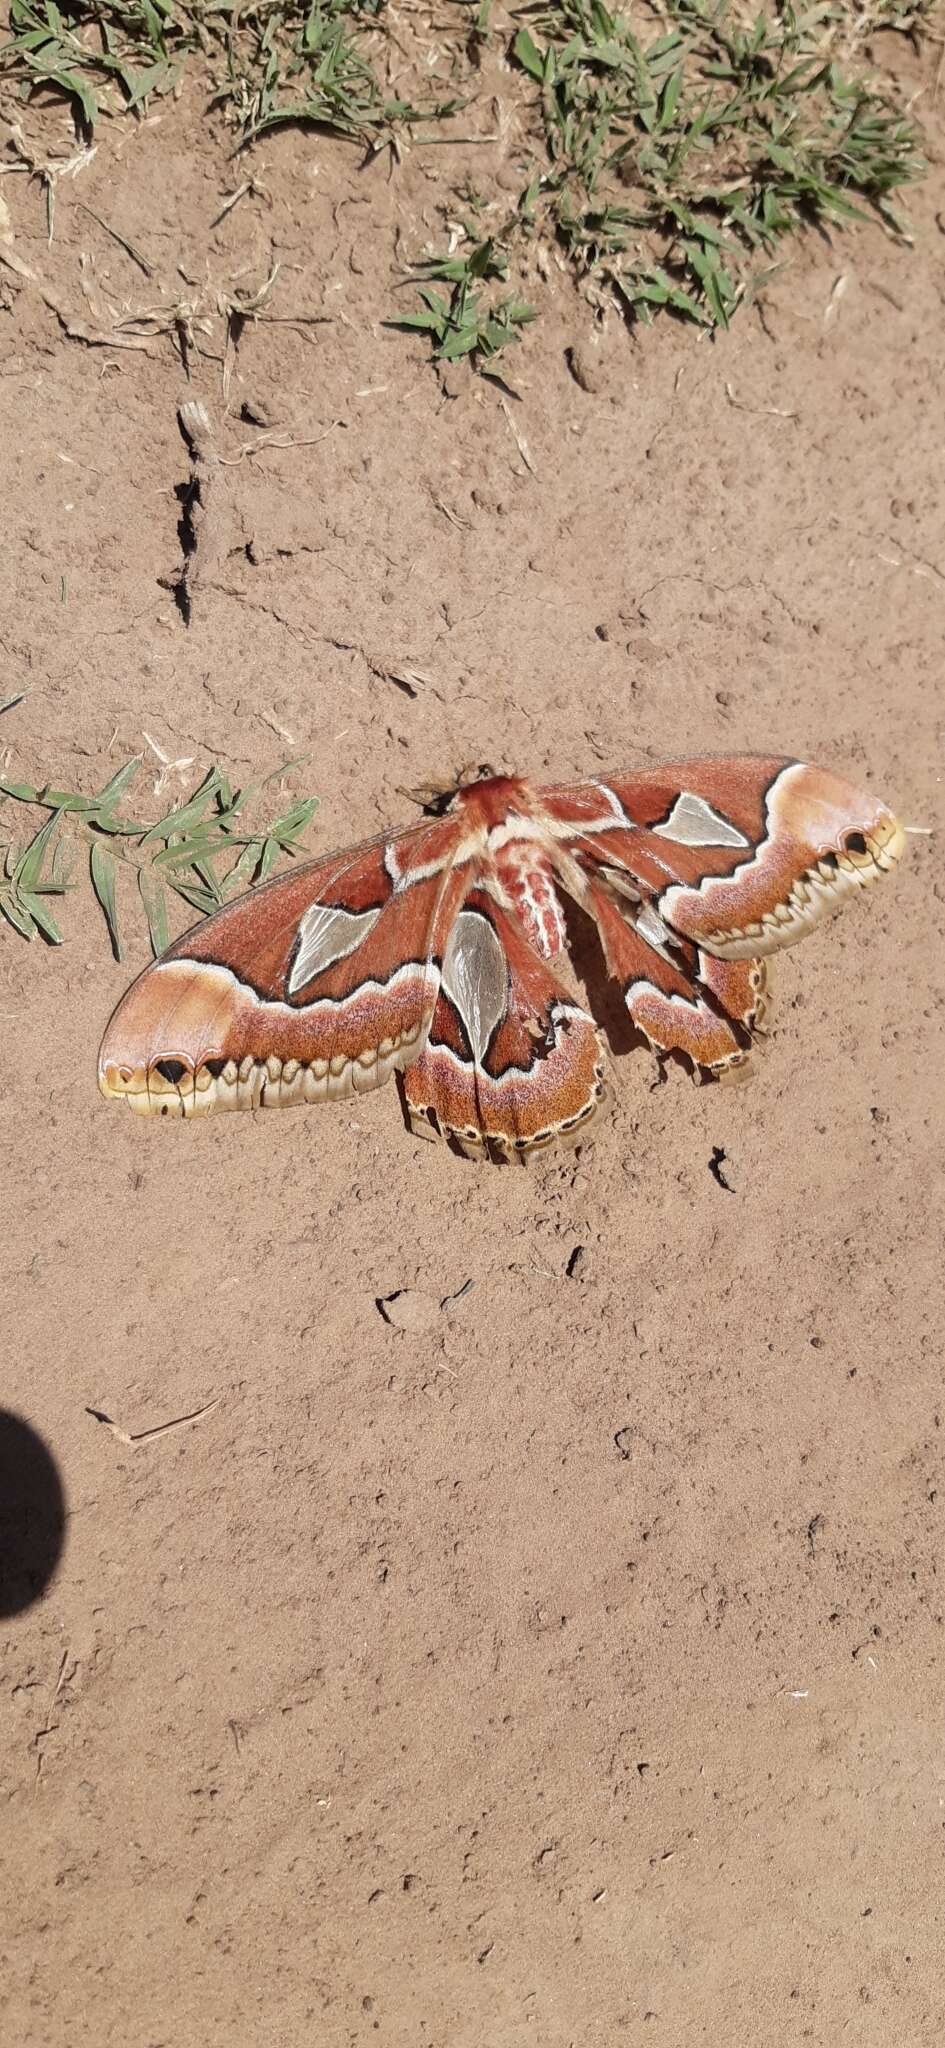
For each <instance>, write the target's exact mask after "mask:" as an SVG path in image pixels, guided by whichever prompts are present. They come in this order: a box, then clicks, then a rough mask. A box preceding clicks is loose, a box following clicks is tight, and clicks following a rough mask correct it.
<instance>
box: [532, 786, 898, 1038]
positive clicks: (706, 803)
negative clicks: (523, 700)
mask: <svg viewBox="0 0 945 2048" xmlns="http://www.w3.org/2000/svg"><path fill="white" fill-rule="evenodd" d="M540 801H541V803H542V805H543V807H544V809H545V810H546V812H547V814H548V815H549V816H550V818H551V820H552V821H553V829H554V831H555V833H556V836H558V838H559V843H561V844H562V845H563V846H564V848H565V849H566V850H567V852H568V853H570V854H571V855H573V857H574V858H575V859H576V861H577V863H578V865H579V867H580V869H581V870H582V872H583V875H584V877H585V878H586V887H587V892H588V900H587V907H588V908H589V909H590V910H591V912H592V914H593V916H594V917H595V918H596V921H597V924H598V928H599V930H600V933H601V938H602V942H603V945H604V950H605V954H606V957H607V961H608V965H609V968H610V971H611V973H612V974H614V975H615V976H616V978H617V979H618V980H619V981H620V983H621V985H622V986H623V989H624V994H625V998H626V1002H627V1006H628V1008H629V1010H630V1013H631V1016H632V1017H633V1019H634V1022H635V1023H636V1024H637V1025H638V1026H639V1028H640V1029H641V1030H642V1031H643V1032H644V1033H645V1035H646V1036H647V1037H648V1038H649V1039H650V1041H651V1043H653V1044H654V1045H656V1046H657V1047H658V1048H660V1049H661V1050H664V1051H678V1052H682V1053H684V1054H685V1055H686V1056H687V1057H688V1058H689V1059H690V1060H691V1061H692V1062H693V1064H694V1065H695V1066H697V1067H705V1068H708V1069H710V1070H712V1071H716V1072H718V1071H721V1070H722V1069H724V1068H728V1067H733V1066H737V1065H739V1064H741V1062H742V1061H743V1060H744V1058H745V1053H746V1048H747V1046H748V1044H749V1043H750V1039H751V1036H752V1034H753V1033H755V1032H757V1031H758V1030H760V1029H761V1028H762V1021H763V1016H764V1012H765V1009H766V1001H765V986H766V979H765V969H764V964H763V963H764V956H766V955H767V954H769V953H771V952H774V951H776V950H778V949H779V948H780V947H782V946H788V945H792V944H793V943H794V942H795V941H796V940H797V939H799V938H802V937H803V936H804V934H805V933H806V932H808V931H810V930H812V929H813V927H814V925H815V924H817V923H818V922H819V921H820V919H821V918H822V917H823V916H825V915H826V914H827V913H828V912H829V911H830V910H832V909H833V908H834V907H836V906H837V905H838V904H839V903H841V902H842V901H843V900H844V898H845V897H846V896H849V895H851V894H853V893H854V892H855V891H856V890H857V889H858V888H861V887H863V886H864V885H865V884H867V883H869V882H871V881H873V880H874V879H875V878H876V876H878V875H879V874H881V873H882V872H883V871H884V870H885V869H886V868H888V867H891V866H892V865H893V863H894V861H895V860H896V859H897V858H898V855H899V853H900V851H901V849H902V845H903V834H902V828H901V827H900V826H899V825H898V824H897V822H896V820H895V818H894V817H893V815H892V813H891V812H890V811H889V810H888V808H887V807H886V805H885V804H882V803H880V802H879V801H878V799H877V798H875V797H873V796H872V795H870V794H869V793H868V792H865V791H863V790H859V789H857V788H856V787H855V786H854V785H853V784H851V783H848V782H845V781H843V780H842V779H841V778H840V777H839V776H834V775H830V774H827V773H825V772H824V771H823V770H822V769H817V768H811V767H807V766H805V765H804V764H803V763H801V762H797V761H790V760H784V759H781V758H775V757H761V758H756V757H754V756H748V757H743V758H733V759H729V760H718V761H713V760H691V761H677V762H667V763H661V764H660V765H659V766H657V767H655V768H648V769H644V770H642V771H640V773H638V774H635V775H618V776H609V777H602V778H601V780H600V781H598V782H593V783H579V784H575V785H573V786H572V787H570V788H563V789H557V788H556V789H549V790H542V791H541V792H540Z"/></svg>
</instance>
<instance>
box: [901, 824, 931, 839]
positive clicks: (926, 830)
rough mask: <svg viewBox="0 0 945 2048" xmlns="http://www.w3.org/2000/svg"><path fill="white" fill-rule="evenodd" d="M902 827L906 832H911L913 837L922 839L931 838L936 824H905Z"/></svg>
mask: <svg viewBox="0 0 945 2048" xmlns="http://www.w3.org/2000/svg"><path fill="white" fill-rule="evenodd" d="M902 829H903V831H904V832H910V833H911V834H912V835H913V837H914V838H917V839H918V838H921V839H931V837H932V834H933V832H934V830H935V826H934V825H904V826H903V828H902Z"/></svg>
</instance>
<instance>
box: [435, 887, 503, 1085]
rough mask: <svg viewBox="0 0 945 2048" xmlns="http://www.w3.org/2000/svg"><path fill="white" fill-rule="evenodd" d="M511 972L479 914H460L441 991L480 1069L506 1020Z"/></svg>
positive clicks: (495, 936)
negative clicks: (460, 1023)
mask: <svg viewBox="0 0 945 2048" xmlns="http://www.w3.org/2000/svg"><path fill="white" fill-rule="evenodd" d="M508 982H509V970H508V963H507V961H506V958H505V953H504V951H503V948H502V943H501V940H500V939H499V938H498V937H497V935H496V933H495V932H494V931H493V928H492V926H491V924H490V923H489V920H488V918H487V917H483V916H482V915H481V913H480V912H479V911H478V910H461V911H460V913H459V916H458V917H457V919H456V921H455V924H454V925H453V929H452V931H451V932H450V936H449V942H448V944H447V948H446V952H445V954H444V956H443V974H442V987H443V989H444V991H445V993H446V995H448V996H449V999H450V1002H451V1003H454V1004H455V1006H456V1008H457V1010H458V1011H459V1014H460V1016H461V1018H462V1020H463V1024H464V1025H465V1028H466V1035H467V1037H468V1039H469V1043H470V1046H471V1047H472V1053H473V1058H474V1059H475V1061H476V1063H477V1065H481V1063H482V1061H483V1060H484V1059H485V1056H486V1053H487V1052H488V1050H489V1041H490V1039H491V1037H492V1034H493V1032H494V1030H495V1029H496V1026H497V1025H498V1024H501V1022H502V1019H503V1017H504V1016H505V1010H506V1004H507V1002H508Z"/></svg>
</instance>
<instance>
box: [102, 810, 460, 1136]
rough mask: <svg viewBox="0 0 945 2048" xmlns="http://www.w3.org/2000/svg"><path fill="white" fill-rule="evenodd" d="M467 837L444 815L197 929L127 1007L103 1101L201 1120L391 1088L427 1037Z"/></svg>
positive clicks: (319, 865) (105, 1055)
mask: <svg viewBox="0 0 945 2048" xmlns="http://www.w3.org/2000/svg"><path fill="white" fill-rule="evenodd" d="M459 836H460V835H459V828H458V826H457V823H456V821H455V820H452V819H444V820H437V821H435V822H431V823H430V824H428V825H420V826H416V827H413V828H411V829H409V830H408V831H406V832H403V833H397V834H393V835H389V836H387V837H385V838H384V839H378V840H373V841H371V842H370V843H369V844H367V845H364V846H360V847H355V848H352V849H350V850H349V851H347V852H345V853H338V854H330V855H329V856H328V857H327V858H326V859H324V860H319V861H314V862H311V863H309V864H308V865H306V866H305V867H303V868H298V869H296V870H295V871H294V872H293V873H291V874H288V875H280V876H278V877H277V878H276V879H275V880H274V881H272V882H268V883H266V884H264V885H263V886H262V887H261V888H259V889H255V890H252V891H250V893H249V894H248V895H246V896H243V897H240V898H239V900H238V901H237V902H235V903H233V904H231V905H228V906H227V907H226V908H225V909H224V910H221V911H218V912H217V913H216V914H215V915H214V916H213V917H210V918H208V919H207V920H206V921H205V922H204V923H203V924H200V925H197V926H195V927H194V929H193V930H192V931H189V932H188V933H186V935H185V936H184V937H183V938H182V939H179V940H178V941H177V943H176V944H175V945H173V946H172V947H171V948H170V949H169V951H168V952H167V953H165V954H164V955H163V956H162V958H161V959H160V960H158V961H156V962H155V963H154V965H153V966H152V967H149V968H147V969H146V970H145V972H144V973H143V974H142V975H141V976H140V977H139V979H138V980H137V981H136V982H135V983H134V984H133V986H132V987H131V988H130V989H129V991H128V993H127V995H125V997H124V998H123V1000H122V1001H121V1002H120V1003H119V1005H118V1008H117V1010H116V1011H115V1013H114V1015H113V1017H112V1019H111V1022H110V1023H109V1026H108V1029H107V1031H106V1033H105V1037H104V1040H103V1043H102V1048H101V1053H100V1055H99V1085H100V1087H101V1089H102V1092H103V1094H105V1095H107V1096H120V1097H123V1098H124V1099H125V1100H127V1101H128V1102H130V1103H131V1105H132V1107H133V1108H134V1109H136V1110H139V1111H141V1112H142V1113H143V1114H145V1115H147V1114H149V1113H160V1114H167V1113H168V1111H171V1112H174V1113H176V1114H178V1115H184V1116H194V1115H205V1114H207V1113H209V1112H210V1111H214V1110H228V1109H253V1108H259V1107H277V1108H284V1107H288V1106H290V1105H291V1104H293V1103H297V1102H315V1101H320V1100H324V1099H325V1098H326V1097H335V1096H341V1095H348V1094H351V1093H354V1092H358V1093H360V1092H363V1091H365V1090H367V1089H370V1088H376V1087H379V1086H380V1084H381V1083H382V1082H383V1081H386V1080H387V1079H388V1077H389V1075H390V1074H391V1073H392V1072H393V1071H394V1070H395V1069H397V1068H402V1067H404V1066H406V1065H407V1064H408V1063H409V1061H410V1060H412V1059H416V1058H417V1056H418V1054H419V1053H420V1052H421V1051H422V1048H423V1045H424V1043H425V1040H426V1035H427V1032H428V1030H429V1026H430V1019H431V1017H432V1015H433V1009H434V1005H435V1002H436V995H437V989H438V987H439V979H440V961H441V959H442V955H443V951H444V948H445V946H446V942H447V938H448V936H449V929H450V924H451V922H452V920H453V917H454V916H455V913H456V910H457V908H458V906H459V903H460V902H461V901H462V897H463V895H464V894H465V891H466V890H467V889H468V887H469V882H470V868H469V866H468V864H467V863H466V862H463V861H460V862H459V864H458V865H456V864H455V861H456V855H457V851H458V848H459Z"/></svg>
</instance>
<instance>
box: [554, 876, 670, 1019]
mask: <svg viewBox="0 0 945 2048" xmlns="http://www.w3.org/2000/svg"><path fill="white" fill-rule="evenodd" d="M562 900H563V903H564V924H565V932H566V935H567V947H568V953H569V955H570V959H571V964H572V966H573V968H574V971H575V973H576V975H577V977H578V980H579V982H580V983H581V986H582V988H583V989H584V990H585V993H586V996H587V1004H588V1008H589V1010H590V1011H591V1014H592V1016H593V1018H594V1022H595V1024H598V1025H599V1026H600V1029H601V1031H602V1032H603V1034H604V1037H605V1039H606V1041H607V1049H608V1051H609V1052H610V1053H611V1055H612V1056H613V1058H614V1059H621V1058H622V1057H623V1056H624V1054H626V1053H630V1052H638V1051H639V1049H640V1047H641V1046H643V1047H644V1048H646V1049H647V1050H648V1049H649V1048H648V1047H647V1041H646V1039H645V1038H644V1036H643V1033H642V1031H638V1030H637V1028H636V1025H635V1024H634V1022H633V1018H632V1017H631V1015H630V1012H629V1010H628V1009H627V1005H626V1003H625V1002H624V999H623V995H622V993H621V990H620V986H619V984H618V983H617V982H616V981H614V979H613V977H612V976H611V975H609V974H608V972H607V963H606V961H605V959H604V955H603V951H602V948H601V943H600V935H599V933H598V930H597V926H596V924H595V923H594V920H593V918H592V917H590V916H589V915H588V913H587V911H586V910H582V908H581V906H580V904H579V903H575V902H574V901H573V900H572V898H571V897H570V896H567V897H563V899H562Z"/></svg>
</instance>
